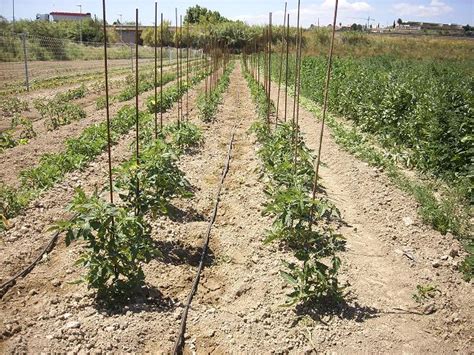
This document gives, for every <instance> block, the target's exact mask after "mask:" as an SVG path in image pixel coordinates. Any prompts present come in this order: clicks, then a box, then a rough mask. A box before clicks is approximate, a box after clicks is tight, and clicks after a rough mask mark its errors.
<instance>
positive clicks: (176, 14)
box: [174, 8, 179, 127]
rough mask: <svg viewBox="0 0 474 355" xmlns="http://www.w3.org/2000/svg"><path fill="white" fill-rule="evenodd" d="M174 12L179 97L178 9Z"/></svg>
mask: <svg viewBox="0 0 474 355" xmlns="http://www.w3.org/2000/svg"><path fill="white" fill-rule="evenodd" d="M174 12H175V20H176V29H175V32H174V43H175V46H176V85H177V90H178V95H179V60H178V58H179V52H178V9H177V8H175V9H174ZM177 122H178V127H179V103H178V121H177Z"/></svg>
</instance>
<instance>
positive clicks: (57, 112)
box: [34, 99, 86, 130]
mask: <svg viewBox="0 0 474 355" xmlns="http://www.w3.org/2000/svg"><path fill="white" fill-rule="evenodd" d="M34 105H35V108H36V109H37V110H38V111H39V113H40V115H41V117H42V118H43V119H45V125H46V128H47V129H48V130H54V129H56V128H58V127H60V126H64V125H67V124H69V123H71V122H72V121H76V120H79V119H81V118H85V117H86V112H85V111H84V109H83V108H82V107H80V106H79V105H76V104H72V103H69V102H67V101H66V102H63V101H59V100H56V99H54V100H51V101H46V102H42V101H41V100H36V101H35V103H34Z"/></svg>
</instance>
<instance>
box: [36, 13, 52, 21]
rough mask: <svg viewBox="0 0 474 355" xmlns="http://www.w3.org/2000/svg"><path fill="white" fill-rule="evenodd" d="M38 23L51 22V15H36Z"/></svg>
mask: <svg viewBox="0 0 474 355" xmlns="http://www.w3.org/2000/svg"><path fill="white" fill-rule="evenodd" d="M36 20H37V21H49V14H36Z"/></svg>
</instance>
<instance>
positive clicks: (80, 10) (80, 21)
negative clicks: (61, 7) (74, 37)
mask: <svg viewBox="0 0 474 355" xmlns="http://www.w3.org/2000/svg"><path fill="white" fill-rule="evenodd" d="M76 6H78V7H79V13H80V14H82V5H81V4H79V5H76ZM79 23H80V32H79V38H80V41H81V44H82V16H81V17H80V20H79Z"/></svg>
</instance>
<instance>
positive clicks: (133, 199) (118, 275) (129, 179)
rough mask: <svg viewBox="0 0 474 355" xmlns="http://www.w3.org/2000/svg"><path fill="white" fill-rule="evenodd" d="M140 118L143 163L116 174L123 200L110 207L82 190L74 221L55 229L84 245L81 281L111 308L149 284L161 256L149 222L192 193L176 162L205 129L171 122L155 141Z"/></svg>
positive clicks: (144, 118) (147, 119) (143, 117)
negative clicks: (148, 267)
mask: <svg viewBox="0 0 474 355" xmlns="http://www.w3.org/2000/svg"><path fill="white" fill-rule="evenodd" d="M139 117H140V118H139V120H140V131H141V134H140V146H141V152H140V157H139V160H138V161H137V160H136V159H135V158H131V159H129V160H128V161H126V162H125V163H122V164H121V165H120V166H119V167H118V168H116V169H115V171H114V175H116V179H115V182H114V190H115V191H116V192H117V194H118V196H119V198H120V199H119V201H116V202H115V203H111V202H108V201H106V200H104V199H103V198H101V196H100V194H99V192H97V191H95V192H94V193H93V194H92V195H91V196H87V195H86V193H85V192H84V191H82V190H78V191H77V193H76V195H75V197H74V200H73V202H72V204H71V206H70V207H69V210H70V211H71V212H72V213H74V217H73V218H72V219H70V220H67V221H61V222H58V223H57V224H56V225H55V227H53V229H54V230H57V231H60V232H66V244H67V245H69V244H71V242H73V241H74V240H77V239H83V240H84V241H85V244H83V245H82V247H83V250H82V252H81V255H80V257H79V259H78V263H79V264H80V265H82V266H83V267H85V268H86V269H87V272H86V274H85V275H84V277H83V278H82V279H81V280H79V281H85V282H87V285H88V287H89V288H93V289H95V290H96V291H97V298H98V300H99V301H102V302H105V303H107V304H108V305H114V304H116V303H117V302H124V301H127V300H128V299H130V297H132V296H133V294H134V293H135V292H137V291H139V289H140V288H141V287H142V286H144V283H145V274H144V272H143V265H144V264H145V263H148V262H149V261H150V260H152V259H153V258H154V257H160V256H162V254H161V252H160V250H159V249H158V248H157V247H156V245H155V243H154V241H153V239H152V236H151V235H152V227H151V223H150V222H151V220H152V219H153V218H156V217H157V216H163V215H168V214H169V213H170V208H169V207H170V201H171V199H173V198H176V197H184V198H189V197H191V196H192V195H193V193H192V188H191V184H190V183H189V181H188V180H187V179H186V177H185V174H184V172H183V171H181V170H180V169H179V168H178V165H177V162H178V159H179V157H180V155H181V154H182V153H183V152H185V151H186V149H189V148H191V147H193V146H196V145H199V144H200V142H201V140H202V134H201V131H200V130H199V129H198V128H197V127H196V126H195V125H193V124H191V123H188V122H183V123H181V124H180V125H179V127H178V126H177V125H176V124H171V125H167V126H165V127H164V129H163V131H162V132H160V134H159V136H158V138H157V139H155V138H154V135H153V132H152V128H151V127H152V126H151V124H150V123H151V122H152V116H151V115H150V114H145V113H140V116H139ZM177 137H180V139H176V138H177ZM137 186H139V193H137Z"/></svg>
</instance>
